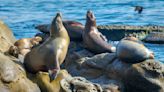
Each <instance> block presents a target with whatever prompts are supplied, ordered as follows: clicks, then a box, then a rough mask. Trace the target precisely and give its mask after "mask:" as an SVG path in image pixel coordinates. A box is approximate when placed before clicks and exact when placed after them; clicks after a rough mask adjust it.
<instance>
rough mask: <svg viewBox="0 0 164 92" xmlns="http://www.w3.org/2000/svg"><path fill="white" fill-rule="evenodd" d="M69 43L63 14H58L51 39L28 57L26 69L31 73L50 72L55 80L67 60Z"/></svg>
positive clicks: (52, 27)
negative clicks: (61, 65)
mask: <svg viewBox="0 0 164 92" xmlns="http://www.w3.org/2000/svg"><path fill="white" fill-rule="evenodd" d="M69 43H70V38H69V36H68V33H67V31H66V29H65V27H64V26H63V23H62V17H61V14H60V13H57V15H56V17H55V18H54V19H53V21H52V24H51V31H50V37H49V38H48V39H47V40H46V41H45V42H43V43H42V44H41V45H39V46H37V47H35V48H33V49H32V50H31V52H29V53H28V54H27V55H26V57H25V61H24V65H25V68H26V69H27V71H29V72H31V73H37V72H38V71H48V72H49V75H50V79H51V80H53V79H54V78H56V76H57V74H58V72H59V70H60V64H62V63H63V61H64V59H65V56H66V54H67V50H68V45H69Z"/></svg>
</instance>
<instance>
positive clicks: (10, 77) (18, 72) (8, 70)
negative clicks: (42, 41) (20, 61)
mask: <svg viewBox="0 0 164 92" xmlns="http://www.w3.org/2000/svg"><path fill="white" fill-rule="evenodd" d="M0 91H1V92H40V89H39V88H38V86H37V85H36V84H34V83H32V82H31V81H30V80H29V79H27V77H26V75H25V73H24V72H23V70H22V68H21V67H20V66H19V65H17V64H16V63H14V62H13V61H11V59H10V58H9V57H7V56H5V55H3V54H2V53H0Z"/></svg>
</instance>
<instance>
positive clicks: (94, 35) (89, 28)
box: [83, 11, 115, 54]
mask: <svg viewBox="0 0 164 92" xmlns="http://www.w3.org/2000/svg"><path fill="white" fill-rule="evenodd" d="M83 42H84V45H85V46H86V48H87V49H88V50H90V51H91V52H93V53H96V54H98V53H103V52H109V53H111V52H115V47H114V46H112V45H110V44H108V42H107V41H106V39H105V38H104V36H103V35H102V34H101V33H100V32H99V31H98V30H97V27H96V18H95V16H94V14H93V13H92V11H87V15H86V24H85V30H84V31H83Z"/></svg>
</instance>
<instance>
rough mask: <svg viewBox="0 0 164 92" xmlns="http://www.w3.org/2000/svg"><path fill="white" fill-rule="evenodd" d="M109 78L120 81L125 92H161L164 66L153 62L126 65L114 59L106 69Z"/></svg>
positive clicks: (163, 88) (163, 87)
mask: <svg viewBox="0 0 164 92" xmlns="http://www.w3.org/2000/svg"><path fill="white" fill-rule="evenodd" d="M106 74H107V75H108V77H109V78H112V79H115V80H120V81H121V82H122V83H124V85H125V88H126V90H125V92H163V91H164V86H163V85H164V81H163V80H164V66H163V64H161V63H160V62H157V61H155V60H153V59H152V60H151V59H149V60H146V61H144V62H141V63H137V64H127V63H124V62H122V61H120V60H118V59H116V60H115V61H114V62H113V63H112V64H109V65H108V66H107V69H106Z"/></svg>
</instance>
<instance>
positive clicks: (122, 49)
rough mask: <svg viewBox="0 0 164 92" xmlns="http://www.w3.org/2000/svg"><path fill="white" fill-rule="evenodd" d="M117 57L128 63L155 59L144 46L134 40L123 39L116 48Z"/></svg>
mask: <svg viewBox="0 0 164 92" xmlns="http://www.w3.org/2000/svg"><path fill="white" fill-rule="evenodd" d="M116 55H117V57H118V58H119V59H120V60H121V61H123V62H127V63H139V62H142V61H144V60H146V59H153V58H154V54H153V52H152V51H150V50H149V49H147V48H146V47H145V46H144V45H143V44H141V43H138V42H136V40H135V41H134V38H132V40H130V39H129V38H128V39H127V38H124V39H122V40H121V41H120V42H119V43H118V45H117V48H116Z"/></svg>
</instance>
